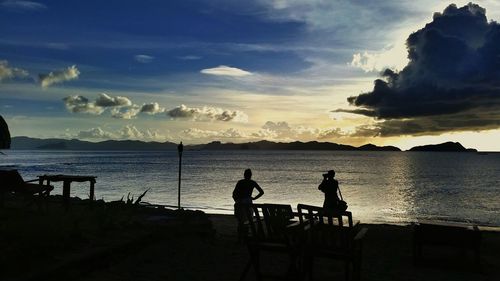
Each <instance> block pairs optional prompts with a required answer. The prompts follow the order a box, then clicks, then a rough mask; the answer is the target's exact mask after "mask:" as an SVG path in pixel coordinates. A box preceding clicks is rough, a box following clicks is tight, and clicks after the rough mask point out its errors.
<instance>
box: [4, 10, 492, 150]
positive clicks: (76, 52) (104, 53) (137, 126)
mask: <svg viewBox="0 0 500 281" xmlns="http://www.w3.org/2000/svg"><path fill="white" fill-rule="evenodd" d="M367 2H368V3H367ZM415 2H416V1H347V0H345V1H340V0H339V1H314V0H312V1H305V0H304V1H301V0H276V1H264V0H262V1H261V0H259V1H222V0H216V1H151V0H144V1H139V2H138V1H15V0H3V1H0V33H1V34H2V36H1V38H0V113H1V114H2V115H3V116H4V117H5V118H6V120H7V122H8V123H9V125H10V127H11V131H12V134H13V135H28V136H33V137H65V138H84V139H87V140H91V141H98V140H103V139H108V138H114V139H142V140H157V141H165V140H170V141H176V142H177V141H179V140H183V141H185V142H187V143H202V142H207V141H211V140H222V141H233V142H243V141H253V140H259V139H269V140H279V141H292V140H304V141H307V140H321V141H333V142H339V143H349V144H356V145H357V144H364V143H368V142H371V143H377V144H386V143H391V144H396V145H399V146H400V147H403V148H405V147H408V146H411V145H415V144H420V143H426V142H439V141H441V140H456V141H461V142H463V143H464V144H466V145H470V146H474V147H479V148H483V149H490V150H491V149H495V150H498V149H500V147H497V146H495V145H496V144H495V142H494V141H493V139H491V140H490V138H495V137H496V136H499V133H498V128H496V127H495V126H489V127H484V128H482V127H478V128H476V129H474V128H470V127H467V128H463V127H460V128H458V127H457V128H448V129H446V130H444V131H439V132H436V131H432V130H427V129H426V128H423V129H422V130H421V131H418V132H413V131H412V132H410V133H408V132H401V134H391V135H388V136H384V135H380V134H378V135H377V134H374V135H367V134H360V133H357V132H358V131H360V129H363V130H365V129H366V128H367V126H371V127H370V128H374V127H377V126H378V127H381V126H379V123H378V122H382V121H384V120H380V119H377V118H373V116H365V115H362V114H352V110H353V105H352V104H349V102H348V101H347V98H348V97H350V96H356V95H359V94H361V93H365V92H369V91H370V90H371V89H372V88H373V82H374V80H375V79H377V78H379V77H380V72H381V71H382V70H383V69H385V68H386V67H390V68H393V69H397V70H401V69H402V68H403V67H404V66H405V65H406V64H407V63H408V60H407V58H406V56H407V52H406V49H405V45H404V42H405V40H406V39H407V38H408V36H409V35H410V34H411V33H412V32H414V31H417V30H419V29H421V28H423V27H424V26H425V24H426V23H429V22H431V21H432V20H433V14H434V12H442V11H443V9H444V8H445V7H447V6H448V5H449V4H451V3H450V2H448V1H423V2H425V3H423V2H420V1H419V2H418V3H415ZM458 2H459V3H457V6H459V7H460V6H463V5H465V4H466V1H458ZM477 3H478V4H479V5H480V6H481V7H483V8H486V10H487V16H488V18H489V19H499V18H500V17H499V16H497V15H496V14H495V12H497V11H499V9H498V8H499V5H498V4H497V3H495V1H477ZM497 14H498V12H497ZM2 71H3V72H2ZM77 96H81V97H83V99H82V98H80V99H76V98H71V99H70V98H68V97H77ZM337 109H342V110H343V112H340V111H336V112H332V111H335V110H337ZM349 110H351V113H349V112H348V111H349ZM385 121H387V120H385ZM417 121H418V120H417ZM478 135H480V136H486V138H484V141H482V142H478V141H477V139H478ZM490 136H491V137H490ZM482 139H483V138H482Z"/></svg>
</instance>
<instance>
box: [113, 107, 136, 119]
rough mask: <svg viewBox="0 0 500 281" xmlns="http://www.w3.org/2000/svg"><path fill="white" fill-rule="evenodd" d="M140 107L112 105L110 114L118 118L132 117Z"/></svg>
mask: <svg viewBox="0 0 500 281" xmlns="http://www.w3.org/2000/svg"><path fill="white" fill-rule="evenodd" d="M140 111H141V108H140V107H139V106H138V105H135V104H134V105H131V106H121V107H114V108H112V109H111V116H112V117H114V118H118V119H132V118H135V117H136V116H137V114H139V112H140Z"/></svg>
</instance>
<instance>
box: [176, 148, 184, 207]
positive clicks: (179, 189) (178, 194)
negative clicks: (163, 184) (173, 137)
mask: <svg viewBox="0 0 500 281" xmlns="http://www.w3.org/2000/svg"><path fill="white" fill-rule="evenodd" d="M183 148H184V147H183V145H182V142H181V143H180V144H179V145H178V146H177V151H178V152H179V188H178V189H177V209H179V210H180V209H181V169H182V150H183Z"/></svg>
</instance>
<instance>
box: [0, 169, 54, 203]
mask: <svg viewBox="0 0 500 281" xmlns="http://www.w3.org/2000/svg"><path fill="white" fill-rule="evenodd" d="M34 182H38V180H30V181H24V179H23V177H22V176H21V175H20V174H19V172H18V171H17V170H0V206H1V205H3V203H4V197H5V195H6V194H14V195H21V196H22V197H24V198H25V199H27V200H29V201H30V203H31V202H33V201H35V199H37V198H43V197H47V196H49V195H50V192H51V191H52V190H53V189H54V187H53V186H51V185H48V184H47V185H43V184H39V183H34ZM35 194H38V196H35ZM35 197H36V198H35ZM37 204H38V202H37ZM38 205H39V204H38ZM39 207H40V205H39Z"/></svg>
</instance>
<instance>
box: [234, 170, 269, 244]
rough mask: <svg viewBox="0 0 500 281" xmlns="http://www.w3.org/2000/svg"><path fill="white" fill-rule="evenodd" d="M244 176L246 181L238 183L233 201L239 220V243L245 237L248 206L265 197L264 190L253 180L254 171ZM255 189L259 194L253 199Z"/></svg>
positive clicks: (249, 171) (246, 172)
mask: <svg viewBox="0 0 500 281" xmlns="http://www.w3.org/2000/svg"><path fill="white" fill-rule="evenodd" d="M243 176H244V179H242V180H239V181H238V183H236V186H235V187H234V191H233V199H234V202H235V204H234V215H235V216H236V218H237V219H238V241H240V240H241V238H242V236H243V235H245V226H244V223H245V221H246V218H247V214H246V212H248V205H250V204H252V201H253V200H257V199H258V198H260V197H261V196H262V195H264V190H262V188H261V187H260V186H259V184H257V182H255V181H254V180H252V170H250V169H246V170H245V173H244V174H243ZM254 188H255V189H257V191H258V192H259V193H258V194H257V195H256V196H255V197H252V193H253V190H254Z"/></svg>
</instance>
